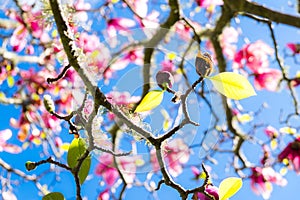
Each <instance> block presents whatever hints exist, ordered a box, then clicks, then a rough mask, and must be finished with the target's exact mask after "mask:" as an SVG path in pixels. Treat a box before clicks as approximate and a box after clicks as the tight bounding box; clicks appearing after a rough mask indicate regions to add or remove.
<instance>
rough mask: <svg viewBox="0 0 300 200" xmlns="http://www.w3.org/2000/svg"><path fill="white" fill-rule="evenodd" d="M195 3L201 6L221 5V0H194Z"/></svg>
mask: <svg viewBox="0 0 300 200" xmlns="http://www.w3.org/2000/svg"><path fill="white" fill-rule="evenodd" d="M196 2H197V4H198V5H199V6H201V7H203V8H207V7H210V6H219V5H223V4H224V3H223V0H196Z"/></svg>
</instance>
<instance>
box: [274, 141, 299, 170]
mask: <svg viewBox="0 0 300 200" xmlns="http://www.w3.org/2000/svg"><path fill="white" fill-rule="evenodd" d="M278 159H279V161H283V160H284V159H288V161H289V162H290V163H291V164H292V166H293V167H294V170H295V171H296V173H297V174H300V137H299V138H297V139H296V140H295V141H293V142H290V143H289V144H288V145H287V146H286V147H285V149H284V150H283V151H282V152H281V153H280V154H279V155H278Z"/></svg>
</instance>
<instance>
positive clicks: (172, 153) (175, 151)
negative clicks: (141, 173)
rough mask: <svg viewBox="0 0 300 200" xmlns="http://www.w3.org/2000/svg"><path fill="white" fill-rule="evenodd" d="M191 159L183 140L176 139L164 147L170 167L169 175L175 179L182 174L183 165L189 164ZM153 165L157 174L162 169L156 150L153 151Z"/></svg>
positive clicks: (167, 164)
mask: <svg viewBox="0 0 300 200" xmlns="http://www.w3.org/2000/svg"><path fill="white" fill-rule="evenodd" d="M189 157H190V151H189V147H188V146H187V145H186V144H185V143H184V141H183V140H182V139H178V138H177V139H174V140H172V141H171V142H170V143H168V144H166V145H165V146H164V158H165V161H166V166H167V167H168V170H169V173H170V174H171V175H172V176H174V177H177V176H178V175H179V174H181V173H182V170H183V168H182V165H183V164H185V163H187V162H188V160H189ZM151 163H152V167H153V170H154V171H155V172H156V171H158V170H159V169H160V167H159V163H158V161H157V158H156V155H155V150H152V151H151Z"/></svg>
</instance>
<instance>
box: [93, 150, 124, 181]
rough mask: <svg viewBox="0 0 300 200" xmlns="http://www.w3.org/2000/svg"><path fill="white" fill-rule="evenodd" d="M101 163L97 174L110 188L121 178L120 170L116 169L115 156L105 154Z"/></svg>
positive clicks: (97, 168)
mask: <svg viewBox="0 0 300 200" xmlns="http://www.w3.org/2000/svg"><path fill="white" fill-rule="evenodd" d="M99 160H100V163H99V164H98V165H97V167H96V171H95V173H96V174H97V175H99V176H102V178H103V180H104V182H105V183H106V184H107V185H108V186H112V185H113V184H114V183H115V182H116V180H117V179H118V178H119V173H118V170H117V169H116V168H115V167H114V161H113V156H112V155H111V154H107V153H104V154H102V155H101V156H100V158H99Z"/></svg>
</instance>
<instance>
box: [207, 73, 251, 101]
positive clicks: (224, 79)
mask: <svg viewBox="0 0 300 200" xmlns="http://www.w3.org/2000/svg"><path fill="white" fill-rule="evenodd" d="M206 78H208V79H209V80H210V81H211V82H212V84H213V85H214V87H215V88H216V90H217V91H218V92H220V93H221V94H223V95H225V96H226V97H228V98H231V99H235V100H240V99H245V98H247V97H250V96H254V95H256V92H255V91H254V89H253V87H252V85H251V84H250V83H249V81H248V80H247V79H246V78H245V77H244V76H242V75H240V74H237V73H234V72H222V73H220V74H217V75H215V76H212V77H206Z"/></svg>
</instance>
